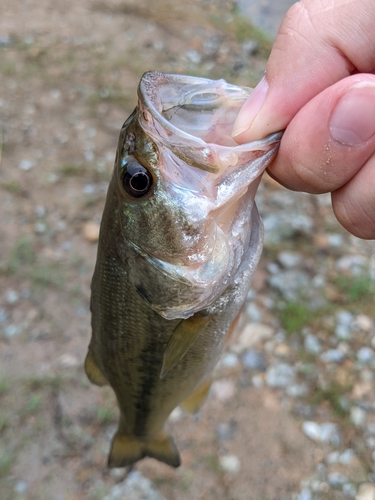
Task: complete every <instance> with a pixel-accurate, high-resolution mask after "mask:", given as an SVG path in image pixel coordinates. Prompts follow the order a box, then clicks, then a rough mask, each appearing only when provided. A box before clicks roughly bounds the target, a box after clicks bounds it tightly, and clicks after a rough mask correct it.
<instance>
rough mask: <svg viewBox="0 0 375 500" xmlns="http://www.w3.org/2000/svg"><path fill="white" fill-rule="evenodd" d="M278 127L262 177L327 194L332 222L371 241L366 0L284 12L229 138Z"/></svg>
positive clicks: (370, 5) (332, 0) (371, 44)
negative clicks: (260, 72) (277, 140)
mask: <svg viewBox="0 0 375 500" xmlns="http://www.w3.org/2000/svg"><path fill="white" fill-rule="evenodd" d="M283 129H285V132H284V135H283V138H282V140H281V144H280V149H279V152H278V154H277V156H276V159H275V160H274V161H273V163H272V165H271V166H270V167H269V169H268V171H269V173H270V175H271V176H272V177H273V178H275V179H276V180H277V181H278V182H280V184H282V185H284V186H285V187H287V188H289V189H292V190H296V191H306V192H309V193H326V192H331V196H332V206H333V210H334V212H335V215H336V217H337V219H338V221H339V222H340V223H341V224H342V225H343V226H344V227H345V228H346V229H347V230H348V231H350V232H351V233H352V234H354V235H355V236H358V237H360V238H365V239H372V238H375V2H374V0H325V1H324V2H322V1H320V0H301V1H300V2H298V3H296V4H294V5H293V6H292V8H291V9H290V10H289V11H288V13H287V15H286V17H285V19H284V21H283V23H282V25H281V27H280V30H279V33H278V35H277V38H276V41H275V43H274V46H273V49H272V52H271V55H270V58H269V60H268V63H267V69H266V75H265V78H263V79H262V81H261V82H260V83H259V84H258V85H257V87H256V88H255V90H254V91H253V93H252V94H251V96H250V97H249V99H248V100H247V101H246V103H245V104H244V106H243V108H242V109H241V111H240V113H239V115H238V117H237V120H236V123H235V126H234V129H233V136H234V137H235V139H236V141H237V142H239V143H244V142H247V141H250V140H255V139H260V138H261V137H264V136H266V135H268V134H270V133H272V132H276V131H278V130H283Z"/></svg>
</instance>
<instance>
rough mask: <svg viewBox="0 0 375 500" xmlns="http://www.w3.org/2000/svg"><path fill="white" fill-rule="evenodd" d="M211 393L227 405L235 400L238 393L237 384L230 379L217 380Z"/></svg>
mask: <svg viewBox="0 0 375 500" xmlns="http://www.w3.org/2000/svg"><path fill="white" fill-rule="evenodd" d="M211 391H212V393H213V394H214V396H216V397H217V399H219V400H220V401H222V402H223V403H225V402H226V401H229V400H230V399H232V398H233V396H234V395H235V392H236V386H235V384H234V383H233V382H232V381H231V380H229V379H221V380H216V381H215V382H214V383H213V384H212V386H211Z"/></svg>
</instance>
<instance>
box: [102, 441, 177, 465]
mask: <svg viewBox="0 0 375 500" xmlns="http://www.w3.org/2000/svg"><path fill="white" fill-rule="evenodd" d="M146 456H147V457H151V458H155V459H156V460H159V461H160V462H164V463H166V464H167V465H171V466H172V467H178V466H179V465H180V463H181V461H180V454H179V452H178V450H177V447H176V445H175V444H174V442H173V439H172V438H171V436H169V435H168V434H166V433H164V432H163V433H161V434H160V435H159V436H157V437H156V438H154V439H150V440H146V441H141V440H139V439H137V438H135V437H133V436H122V435H121V434H119V433H117V434H116V435H115V437H114V439H113V441H112V448H111V451H110V454H109V458H108V467H126V466H127V465H131V464H133V463H134V462H137V461H138V460H140V459H141V458H144V457H146Z"/></svg>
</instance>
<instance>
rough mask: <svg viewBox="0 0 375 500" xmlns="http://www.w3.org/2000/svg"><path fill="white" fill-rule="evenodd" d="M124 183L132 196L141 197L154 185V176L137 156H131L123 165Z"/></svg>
mask: <svg viewBox="0 0 375 500" xmlns="http://www.w3.org/2000/svg"><path fill="white" fill-rule="evenodd" d="M122 183H123V186H124V189H125V191H126V192H127V193H128V194H129V195H130V196H131V197H132V198H141V197H142V196H144V195H145V194H147V193H148V192H149V191H150V189H151V186H152V176H151V174H150V172H149V171H148V170H147V168H145V167H144V166H143V165H141V164H140V163H138V162H137V160H136V159H135V158H131V157H129V158H128V159H127V161H126V163H125V165H124V167H123V175H122Z"/></svg>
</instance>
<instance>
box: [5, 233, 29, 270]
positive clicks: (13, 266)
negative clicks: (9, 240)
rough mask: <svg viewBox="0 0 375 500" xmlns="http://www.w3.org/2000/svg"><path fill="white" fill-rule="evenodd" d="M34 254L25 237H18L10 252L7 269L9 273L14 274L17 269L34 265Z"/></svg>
mask: <svg viewBox="0 0 375 500" xmlns="http://www.w3.org/2000/svg"><path fill="white" fill-rule="evenodd" d="M35 261H36V253H35V251H34V248H33V244H32V243H31V241H30V240H29V239H28V237H27V236H26V235H22V236H20V238H18V240H17V241H16V242H15V245H14V247H13V249H12V251H11V252H10V255H9V259H8V263H7V269H8V271H9V272H10V273H15V272H17V271H18V270H19V268H21V267H24V266H26V265H31V264H34V263H35Z"/></svg>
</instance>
